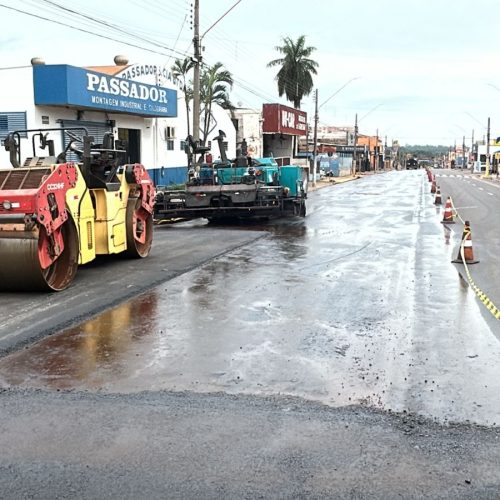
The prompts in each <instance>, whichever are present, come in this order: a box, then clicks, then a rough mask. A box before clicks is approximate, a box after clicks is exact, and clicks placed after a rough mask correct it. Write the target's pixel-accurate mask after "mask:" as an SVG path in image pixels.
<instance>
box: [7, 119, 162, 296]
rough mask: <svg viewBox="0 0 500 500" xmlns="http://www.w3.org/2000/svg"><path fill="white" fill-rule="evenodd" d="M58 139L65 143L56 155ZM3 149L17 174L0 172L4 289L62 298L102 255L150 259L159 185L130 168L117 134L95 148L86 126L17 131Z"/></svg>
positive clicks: (108, 135)
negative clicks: (28, 150)
mask: <svg viewBox="0 0 500 500" xmlns="http://www.w3.org/2000/svg"><path fill="white" fill-rule="evenodd" d="M54 132H57V133H58V134H64V135H63V137H64V141H63V144H66V147H65V148H64V150H63V151H62V152H61V153H60V154H59V155H58V156H55V154H54V140H53V139H49V133H54ZM30 136H31V142H32V149H33V154H32V156H30V157H28V158H26V159H25V160H24V162H23V163H22V164H21V138H22V137H28V138H29V137H30ZM36 141H39V143H38V147H37V145H36ZM4 147H5V149H6V150H7V151H8V152H9V158H10V163H11V167H8V168H5V169H0V290H13V291H28V292H31V291H60V290H64V289H65V288H67V287H68V286H69V285H70V284H71V283H72V281H73V279H74V278H75V274H76V272H77V269H78V266H79V265H82V264H86V263H88V262H90V261H92V260H94V259H95V258H96V257H97V256H98V255H108V254H122V255H124V256H127V257H131V258H143V257H146V256H147V255H148V254H149V252H150V249H151V245H152V241H153V208H154V200H155V188H154V184H153V182H152V180H151V178H150V177H149V174H148V172H147V170H146V169H145V167H144V166H143V165H141V164H138V163H135V164H127V163H126V161H125V160H126V151H125V150H124V147H125V145H124V144H119V141H115V139H114V137H113V135H112V133H106V134H105V135H104V138H103V139H102V144H95V143H94V138H93V137H92V136H90V135H89V134H88V131H87V130H86V129H85V128H83V127H82V128H79V127H76V128H75V127H72V128H57V129H52V128H51V129H36V130H17V131H14V132H11V133H9V134H8V135H7V137H6V138H5V140H4ZM37 152H43V154H45V153H47V156H39V155H37Z"/></svg>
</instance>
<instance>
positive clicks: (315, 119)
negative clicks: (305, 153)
mask: <svg viewBox="0 0 500 500" xmlns="http://www.w3.org/2000/svg"><path fill="white" fill-rule="evenodd" d="M314 109H315V111H314V137H313V172H312V184H313V186H316V157H317V155H318V120H319V118H318V89H316V92H315V95H314Z"/></svg>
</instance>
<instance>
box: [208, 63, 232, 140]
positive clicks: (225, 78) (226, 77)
mask: <svg viewBox="0 0 500 500" xmlns="http://www.w3.org/2000/svg"><path fill="white" fill-rule="evenodd" d="M228 86H229V87H230V88H231V87H232V86H233V76H232V75H231V73H230V72H229V71H228V70H226V69H224V67H223V65H222V63H220V62H218V63H215V64H214V65H213V66H209V67H207V68H205V69H204V71H203V72H202V74H201V78H200V103H201V106H202V113H203V137H202V143H203V144H205V142H206V140H207V136H208V134H209V132H210V130H209V129H210V118H211V116H212V105H213V104H214V103H215V104H218V105H219V106H221V107H222V108H223V109H228V110H231V109H233V108H234V106H233V105H232V104H231V100H230V98H229V92H228Z"/></svg>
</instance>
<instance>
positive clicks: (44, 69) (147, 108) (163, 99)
mask: <svg viewBox="0 0 500 500" xmlns="http://www.w3.org/2000/svg"><path fill="white" fill-rule="evenodd" d="M33 86H34V91H35V104H39V105H50V106H70V107H77V108H87V109H96V110H105V111H110V112H114V113H128V114H133V115H140V116H157V117H175V116H177V92H176V91H175V90H172V89H167V88H164V87H161V86H157V85H149V84H146V83H140V82H135V81H131V80H126V79H124V78H119V77H116V76H112V75H107V74H104V73H99V72H96V71H93V70H88V69H85V68H77V67H75V66H69V65H66V64H59V65H48V66H46V65H40V66H34V67H33Z"/></svg>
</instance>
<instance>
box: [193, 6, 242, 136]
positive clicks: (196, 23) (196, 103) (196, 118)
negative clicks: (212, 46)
mask: <svg viewBox="0 0 500 500" xmlns="http://www.w3.org/2000/svg"><path fill="white" fill-rule="evenodd" d="M241 1H242V0H238V1H237V2H235V3H234V4H233V5H232V6H231V7H230V8H229V9H227V10H226V12H224V14H222V16H220V17H219V18H218V19H217V21H215V22H214V23H213V24H212V25H211V26H210V27H209V28H208V29H207V30H206V31H205V33H203V35H201V36H200V0H194V12H193V14H194V17H193V30H194V35H193V48H194V57H193V62H194V67H193V139H194V141H195V142H196V143H197V142H198V141H199V139H200V68H201V59H202V55H201V46H200V44H201V41H202V40H203V38H204V36H205V35H206V34H207V33H208V32H209V31H210V30H211V29H212V28H213V27H214V26H215V25H216V24H217V23H219V21H221V20H222V19H223V18H224V17H226V16H227V14H229V12H231V11H232V10H233V9H234V8H235V7H236V6H237V5H238V4H239V3H240V2H241Z"/></svg>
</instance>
